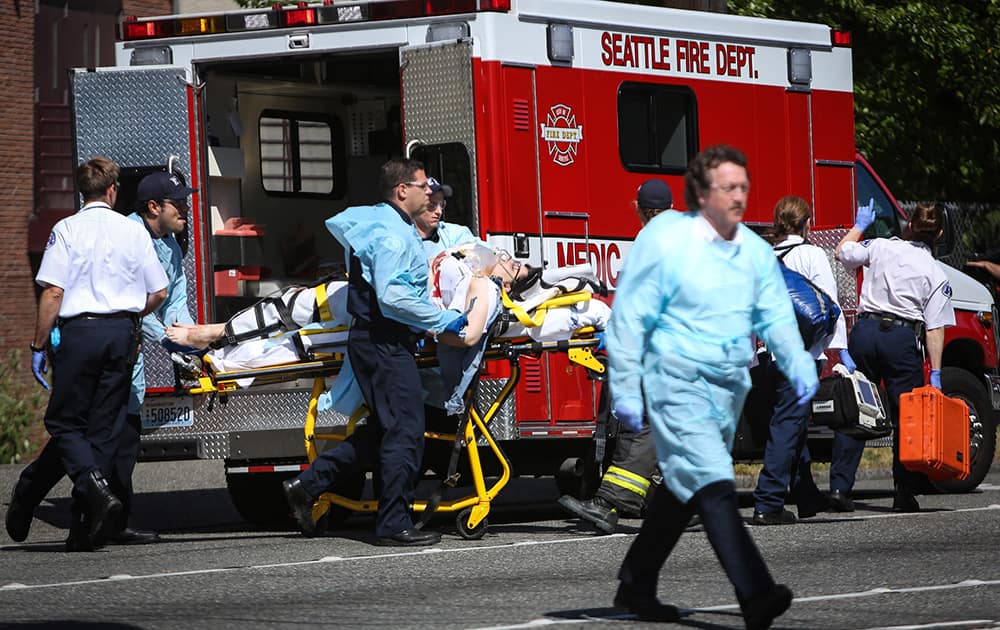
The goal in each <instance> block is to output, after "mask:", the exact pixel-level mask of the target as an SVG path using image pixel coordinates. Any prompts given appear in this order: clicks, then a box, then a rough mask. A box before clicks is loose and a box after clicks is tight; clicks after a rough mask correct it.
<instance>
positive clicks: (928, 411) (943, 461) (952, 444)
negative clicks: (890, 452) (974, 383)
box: [899, 386, 969, 481]
mask: <svg viewBox="0 0 1000 630" xmlns="http://www.w3.org/2000/svg"><path fill="white" fill-rule="evenodd" d="M899 461H900V462H901V463H902V464H903V466H904V467H906V468H907V469H908V470H912V471H914V472H922V473H926V474H927V476H928V477H929V478H930V479H931V480H932V481H946V480H951V479H965V478H966V477H968V476H969V408H968V407H967V406H966V405H965V403H964V402H962V401H961V400H959V399H957V398H949V397H947V396H945V395H944V394H942V393H941V390H939V389H937V388H936V387H930V386H926V387H918V388H916V389H914V390H913V391H912V392H910V393H908V394H903V395H901V396H900V397H899Z"/></svg>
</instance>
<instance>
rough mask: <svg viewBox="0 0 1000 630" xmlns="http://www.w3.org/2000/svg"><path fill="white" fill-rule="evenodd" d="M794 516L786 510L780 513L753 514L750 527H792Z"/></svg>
mask: <svg viewBox="0 0 1000 630" xmlns="http://www.w3.org/2000/svg"><path fill="white" fill-rule="evenodd" d="M795 520H796V519H795V515H794V514H792V513H791V512H789V511H788V510H782V511H780V512H754V513H753V518H752V519H750V523H751V524H752V525H794V524H795Z"/></svg>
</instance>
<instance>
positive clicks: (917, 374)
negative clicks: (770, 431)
mask: <svg viewBox="0 0 1000 630" xmlns="http://www.w3.org/2000/svg"><path fill="white" fill-rule="evenodd" d="M874 218H875V209H874V202H873V201H869V203H868V205H867V206H861V207H859V208H858V216H857V218H856V219H855V224H854V227H853V228H851V230H850V231H849V232H848V233H847V234H845V235H844V238H843V239H841V241H840V244H839V245H837V259H838V260H840V262H842V263H843V264H844V266H845V267H846V268H847V269H848V270H854V269H857V268H858V267H860V266H862V265H864V266H865V267H867V269H866V270H865V277H864V281H863V282H862V283H861V297H860V301H859V303H858V321H857V322H856V323H855V324H854V328H852V329H851V336H850V341H849V343H848V347H849V348H850V350H851V356H853V357H854V359H855V361H857V364H858V369H860V370H861V371H862V372H864V373H865V375H867V376H868V377H869V378H870V379H871V380H872V382H875V383H877V382H879V381H883V382H884V383H885V390H886V394H887V396H888V398H889V411H890V413H891V418H892V425H893V427H894V428H895V429H896V430H895V431H894V432H893V439H892V455H893V457H892V478H893V483H894V485H895V495H894V497H893V501H892V509H893V510H895V511H897V512H916V511H919V510H920V504H919V503H917V499H916V497H915V495H916V494H917V492H918V490H919V489H920V488H921V487H923V486H925V485H926V484H927V483H928V481H927V478H926V476H925V475H923V474H921V473H915V472H910V471H908V470H906V469H905V468H904V467H903V465H902V464H901V463H900V461H899V396H900V395H901V394H905V393H908V392H910V391H911V390H913V389H914V388H916V387H921V386H923V385H924V356H923V346H924V345H926V348H927V355H928V358H929V359H930V367H931V371H930V384H931V385H932V386H934V387H937V388H938V389H941V353H942V351H943V350H944V329H945V326H953V325H955V311H954V309H953V308H952V304H951V285H949V284H948V278H947V277H946V276H945V273H944V270H943V269H941V267H940V265H938V263H937V261H936V260H934V254H933V248H934V243H935V242H936V241H937V240H938V239H939V238H941V235H942V234H943V233H944V231H943V225H944V216H943V213H942V211H941V209H940V208H939V206H938V205H937V204H935V203H922V204H918V205H917V207H916V209H915V210H914V211H913V214H912V215H911V216H910V222H909V224H908V225H907V227H906V230H905V231H904V232H903V237H902V238H896V237H893V238H888V239H883V238H876V239H871V240H866V241H862V242H860V243H859V242H858V241H860V240H861V236H862V234H863V233H864V231H865V230H866V229H867V228H868V226H870V225H871V224H872V222H873V221H874ZM863 450H864V441H862V440H854V448H853V449H851V450H850V452H849V453H848V454H849V455H850V457H849V458H848V461H847V462H846V463H845V464H844V465H843V467H841V468H840V469H838V470H834V469H833V468H831V470H830V476H831V479H832V477H833V476H834V474H835V473H836V474H837V475H840V476H842V477H843V478H844V484H845V486H846V488H847V490H848V491H850V489H851V488H852V487H853V485H854V475H855V472H856V470H857V467H858V463H859V462H860V461H861V452H862V451H863ZM834 463H836V462H834ZM832 483H833V482H832V480H831V484H832Z"/></svg>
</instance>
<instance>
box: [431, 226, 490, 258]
mask: <svg viewBox="0 0 1000 630" xmlns="http://www.w3.org/2000/svg"><path fill="white" fill-rule="evenodd" d="M437 236H438V240H437V241H431V240H424V253H425V254H426V255H427V259H428V260H430V259H431V258H434V257H435V256H437V255H438V254H440V253H441V252H443V251H444V250H446V249H447V248H449V247H455V246H456V245H461V244H462V243H483V245H485V246H487V247H489V246H488V245H486V243H484V242H483V241H481V240H479V237H477V236H475V235H474V234H473V233H472V230H470V229H469V228H467V227H465V226H464V225H462V224H460V223H446V222H444V221H441V222H440V223H438V229H437Z"/></svg>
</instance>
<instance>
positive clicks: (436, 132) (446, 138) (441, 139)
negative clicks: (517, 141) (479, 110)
mask: <svg viewBox="0 0 1000 630" xmlns="http://www.w3.org/2000/svg"><path fill="white" fill-rule="evenodd" d="M400 60H401V72H402V85H403V104H404V112H403V125H404V129H405V131H406V139H407V141H411V140H420V141H421V142H423V143H425V144H443V143H447V142H460V143H461V144H463V145H464V146H465V148H466V149H467V150H468V152H469V160H470V164H473V165H475V164H476V126H475V107H474V103H473V93H472V42H471V41H457V42H447V43H444V44H432V45H427V46H417V47H412V48H403V49H402V50H401V51H400ZM477 188H478V186H477V182H476V170H475V168H473V169H472V191H473V200H472V202H473V206H475V207H478V200H477V199H476V190H477ZM477 227H478V226H477Z"/></svg>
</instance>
